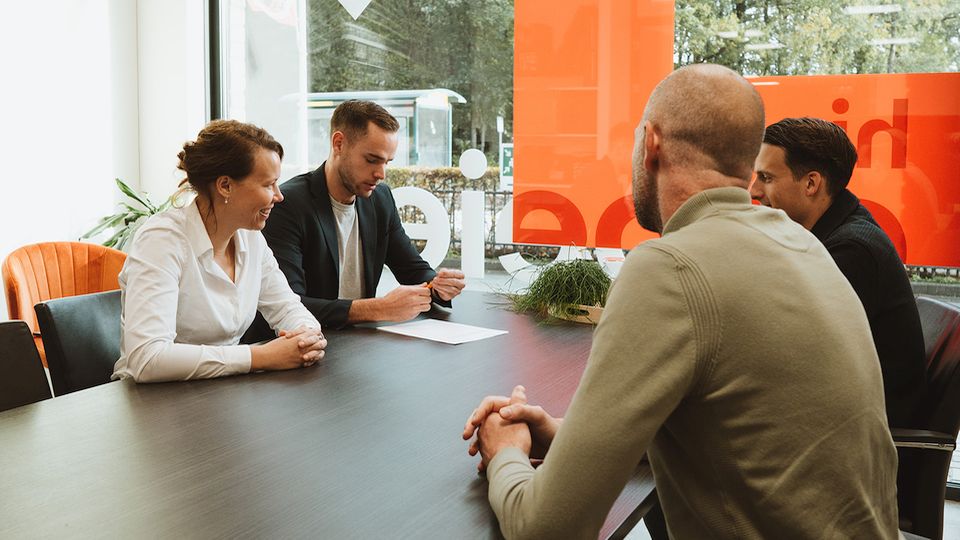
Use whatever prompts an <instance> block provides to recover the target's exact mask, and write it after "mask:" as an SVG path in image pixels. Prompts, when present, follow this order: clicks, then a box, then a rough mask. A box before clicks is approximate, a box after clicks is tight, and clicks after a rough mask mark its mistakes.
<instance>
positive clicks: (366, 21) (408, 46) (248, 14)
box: [220, 0, 513, 170]
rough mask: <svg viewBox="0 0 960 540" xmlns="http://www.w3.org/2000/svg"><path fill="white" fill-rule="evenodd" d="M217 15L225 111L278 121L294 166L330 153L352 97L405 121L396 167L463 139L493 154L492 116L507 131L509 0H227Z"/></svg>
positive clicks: (438, 155)
mask: <svg viewBox="0 0 960 540" xmlns="http://www.w3.org/2000/svg"><path fill="white" fill-rule="evenodd" d="M364 4H366V5H365V7H363V9H360V7H361V6H363V5H364ZM355 6H356V7H355ZM354 15H356V17H354ZM220 22H221V46H222V51H223V55H222V66H223V67H222V72H223V77H224V82H225V84H224V86H223V103H224V115H225V116H229V117H233V118H241V119H244V120H247V121H250V122H254V123H258V124H261V125H263V126H264V127H266V128H267V129H268V130H270V131H271V132H273V133H274V135H275V136H277V137H278V138H280V140H281V142H282V143H283V144H284V146H285V147H290V149H291V150H292V152H290V153H289V154H288V155H289V157H288V158H287V160H286V161H287V163H286V166H287V167H288V168H290V169H297V170H305V169H308V168H312V167H316V166H317V165H319V164H320V163H321V162H322V161H323V160H324V159H326V154H327V152H328V143H329V141H328V137H329V133H328V128H329V119H330V115H331V114H332V113H333V109H334V108H336V106H337V105H338V104H339V103H340V102H342V101H343V100H346V99H351V98H361V99H370V100H374V101H377V102H379V103H381V104H382V105H384V106H385V107H387V109H388V110H390V111H391V112H392V113H393V114H394V115H395V116H396V117H397V118H398V119H399V120H400V123H401V144H400V148H399V149H398V153H397V158H396V160H395V162H394V166H398V167H404V166H426V167H444V166H447V167H449V166H451V165H453V164H455V163H456V158H457V157H458V156H459V155H460V154H461V153H462V152H463V151H464V150H467V149H470V148H477V149H480V150H482V151H483V152H484V153H485V154H486V155H487V157H488V162H489V163H491V164H495V163H496V160H497V158H498V153H499V148H498V142H499V135H500V132H498V129H497V128H498V117H499V118H502V119H503V120H502V124H501V125H502V131H503V133H504V134H505V136H506V137H507V138H508V140H509V137H510V133H511V131H512V109H513V2H512V1H510V0H490V1H485V2H470V1H465V0H420V1H409V0H375V1H372V2H369V3H366V2H348V1H344V2H340V1H338V0H306V1H303V0H300V1H297V0H224V1H223V2H222V3H221V16H220Z"/></svg>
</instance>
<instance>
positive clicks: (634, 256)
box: [488, 241, 719, 538]
mask: <svg viewBox="0 0 960 540" xmlns="http://www.w3.org/2000/svg"><path fill="white" fill-rule="evenodd" d="M658 243H659V242H656V241H651V242H647V243H645V244H643V245H641V246H639V247H638V248H636V249H634V250H633V251H632V252H631V253H630V255H629V256H628V257H627V260H626V263H625V264H624V267H623V269H622V271H621V273H620V276H619V277H618V279H617V280H616V282H615V283H614V285H613V287H612V289H611V291H610V295H609V299H608V302H607V306H606V309H605V312H604V314H603V317H602V318H601V320H600V324H599V325H598V326H597V329H596V331H595V333H594V338H593V347H592V350H591V353H590V359H589V362H588V364H587V368H586V371H585V372H584V374H583V378H582V380H581V382H580V386H579V388H578V389H577V392H576V394H575V396H574V398H573V401H572V402H571V404H570V407H569V409H568V411H567V414H566V417H565V420H564V423H563V425H562V426H561V428H560V430H559V432H558V433H557V435H556V438H555V439H554V441H553V443H552V445H551V448H550V450H549V453H548V455H547V458H546V460H545V462H544V464H543V465H542V466H540V467H539V468H538V469H536V470H534V469H533V468H531V467H530V464H529V460H528V459H527V458H526V456H524V455H523V454H522V453H521V452H520V451H519V450H516V451H511V450H505V451H503V452H501V453H500V454H498V455H497V456H496V457H495V458H494V459H493V460H492V461H491V462H490V466H489V468H488V478H489V481H490V490H489V499H490V504H491V505H492V506H493V509H494V512H495V513H496V515H497V517H498V518H499V520H500V527H501V530H502V531H503V534H504V536H506V537H507V538H561V537H562V538H596V537H597V533H598V531H599V530H600V528H601V527H602V525H603V522H604V520H605V518H606V515H607V512H608V511H609V509H610V507H611V506H612V505H613V502H614V501H615V500H616V498H617V496H618V495H619V493H620V491H621V490H622V489H623V486H624V485H625V484H626V482H627V481H628V480H629V478H630V477H631V475H632V474H633V472H634V471H635V469H636V466H637V463H638V462H639V461H640V458H641V456H643V454H644V452H645V451H646V450H647V447H648V446H649V445H650V443H651V441H652V439H653V437H654V435H655V434H656V433H657V430H658V429H659V428H660V426H661V425H662V424H663V422H664V421H665V420H666V418H667V417H668V416H669V414H670V413H671V411H673V410H674V409H675V408H676V407H677V405H678V403H679V402H680V401H681V400H682V399H683V398H684V396H685V395H687V393H688V392H690V391H691V389H692V388H693V387H694V385H695V384H696V381H697V378H699V377H703V376H704V375H705V374H706V373H708V371H709V362H701V361H700V360H701V359H709V357H710V356H711V352H712V351H713V350H714V349H715V348H716V347H717V344H718V343H719V325H718V324H717V318H718V317H717V309H716V306H715V304H714V302H713V298H712V296H711V295H710V293H709V288H708V286H707V283H706V280H705V279H704V278H703V276H702V275H701V274H700V273H699V272H698V271H696V268H695V266H692V265H691V264H690V262H689V261H686V260H684V259H682V257H680V258H678V257H679V254H678V253H675V252H671V251H670V250H665V249H664V248H663V247H658V246H657V245H658ZM526 384H527V386H528V388H530V389H531V390H533V389H535V388H536V384H535V381H530V382H526Z"/></svg>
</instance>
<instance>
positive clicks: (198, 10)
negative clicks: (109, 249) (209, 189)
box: [137, 0, 208, 201]
mask: <svg viewBox="0 0 960 540" xmlns="http://www.w3.org/2000/svg"><path fill="white" fill-rule="evenodd" d="M137 5H138V14H137V24H138V27H139V32H138V40H137V43H138V48H139V68H140V88H139V92H140V94H139V95H140V146H139V150H140V185H141V189H143V190H144V191H146V192H148V193H149V194H150V196H151V198H152V199H153V200H157V201H160V200H163V199H165V198H166V197H168V196H169V195H170V194H171V193H173V192H174V191H176V189H177V185H178V184H179V183H180V181H181V180H183V176H184V175H183V172H182V171H180V170H178V169H177V153H178V152H180V150H181V149H182V148H183V143H184V142H186V141H188V140H192V139H194V138H196V136H197V133H198V132H199V131H200V129H201V128H203V126H204V124H205V123H206V120H207V118H208V113H207V110H206V103H207V101H206V95H207V88H206V75H205V65H206V54H207V53H206V50H205V47H204V43H205V39H206V37H205V24H206V23H205V19H204V2H201V1H199V0H139V1H138V2H137Z"/></svg>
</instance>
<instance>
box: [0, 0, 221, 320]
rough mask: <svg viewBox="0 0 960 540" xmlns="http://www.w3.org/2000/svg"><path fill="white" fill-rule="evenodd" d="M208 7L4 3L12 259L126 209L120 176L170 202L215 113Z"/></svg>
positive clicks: (2, 223)
mask: <svg viewBox="0 0 960 540" xmlns="http://www.w3.org/2000/svg"><path fill="white" fill-rule="evenodd" d="M203 4H204V3H203V2H199V1H194V0H139V1H136V2H135V1H132V0H30V1H24V2H6V3H4V5H3V7H2V8H0V15H2V16H0V81H2V82H0V163H2V167H0V189H2V192H3V196H2V198H0V201H2V203H3V204H2V210H0V259H2V258H5V257H6V256H7V254H9V253H10V251H12V250H14V249H15V248H17V247H19V246H22V245H24V244H29V243H34V242H41V241H55V240H76V239H77V238H78V237H79V236H80V235H81V234H82V233H83V232H84V231H85V230H87V229H89V228H90V227H92V226H93V225H94V224H95V223H96V221H97V220H98V218H100V217H102V216H104V215H106V214H109V213H112V212H113V211H114V205H115V204H116V202H117V201H118V199H119V197H118V194H117V192H116V188H115V185H114V182H113V179H114V178H115V177H120V178H122V179H123V180H125V181H127V182H128V183H129V184H131V185H132V186H134V187H139V188H142V189H146V190H148V191H150V192H152V193H153V194H154V197H155V198H158V199H162V198H164V197H166V196H167V195H169V193H171V192H172V191H173V190H174V189H176V185H177V182H178V181H179V176H178V175H176V174H175V172H176V154H177V152H178V151H179V148H180V146H181V145H182V143H183V142H184V141H185V140H187V139H189V138H192V137H194V136H195V135H196V133H197V131H198V130H199V129H200V127H201V126H202V125H203V123H204V122H205V119H206V116H207V115H206V111H205V95H206V93H205V92H206V91H205V88H204V81H205V78H204V75H203V70H204V67H203V66H204V61H205V56H204V55H205V53H204V39H205V38H204V17H203V14H204V12H203ZM0 297H2V295H0ZM6 314H7V311H6V305H5V302H4V300H3V299H2V298H0V320H5V319H6Z"/></svg>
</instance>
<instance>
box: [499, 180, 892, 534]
mask: <svg viewBox="0 0 960 540" xmlns="http://www.w3.org/2000/svg"><path fill="white" fill-rule="evenodd" d="M518 382H522V383H525V384H526V385H527V387H528V388H529V389H530V390H531V391H534V392H535V389H536V381H518ZM648 450H649V455H650V461H651V465H652V467H653V472H654V477H655V479H656V483H657V491H658V493H659V496H660V500H661V503H662V505H663V511H664V515H665V516H666V519H667V525H668V528H669V530H670V533H671V535H672V536H673V537H674V538H679V539H685V538H697V539H699V538H817V539H820V538H896V537H897V536H898V532H897V506H896V467H897V456H896V451H895V449H894V446H893V442H892V440H891V438H890V433H889V430H888V428H887V421H886V414H885V412H884V402H883V385H882V382H881V377H880V367H879V364H878V361H877V353H876V351H875V350H874V346H873V340H872V337H871V334H870V328H869V326H868V324H867V319H866V316H865V314H864V311H863V307H862V306H861V304H860V302H859V300H858V299H857V296H856V294H855V293H854V291H853V289H852V288H851V287H850V285H849V283H848V282H847V280H846V279H845V278H844V277H843V275H842V274H841V273H840V271H839V270H838V269H837V267H836V265H835V264H834V262H833V260H832V259H831V257H830V255H829V254H828V253H827V251H826V249H824V247H823V246H822V245H821V244H820V242H819V241H818V240H817V239H816V238H815V237H814V236H813V235H812V234H810V233H809V232H808V231H806V230H804V229H803V228H802V227H801V226H799V225H797V224H795V223H793V222H792V221H791V220H790V219H789V218H788V217H787V216H786V214H784V213H783V212H781V211H779V210H772V209H769V208H764V207H761V206H753V205H751V203H750V197H749V195H748V193H747V191H746V190H744V189H739V188H718V189H711V190H708V191H705V192H702V193H700V194H698V195H696V196H694V197H692V198H690V199H689V200H688V201H687V202H686V203H684V205H683V206H682V207H681V208H680V209H679V210H678V211H677V212H676V214H675V215H674V216H673V217H672V218H671V219H670V220H669V222H668V223H667V224H666V226H665V229H664V234H663V237H662V238H660V239H657V240H651V241H648V242H646V243H644V244H642V245H640V246H638V247H637V248H636V249H634V250H633V251H631V252H630V255H629V257H627V260H626V263H625V264H624V266H623V269H622V271H621V273H620V276H619V277H618V278H617V280H616V282H615V283H614V285H613V288H612V289H611V292H610V296H609V300H608V303H607V307H606V310H605V312H604V314H603V317H602V318H601V320H600V324H599V325H598V326H597V329H596V332H595V333H594V338H593V348H592V350H591V353H590V359H589V361H588V364H587V368H586V371H585V372H584V374H583V378H582V380H581V381H580V386H579V388H578V389H577V392H576V394H575V395H574V398H573V401H572V402H571V404H570V407H569V409H568V411H567V414H566V419H565V420H564V423H563V425H562V427H561V429H560V430H559V432H558V433H557V436H556V438H555V439H554V441H553V444H552V446H551V448H550V450H549V453H548V455H547V458H546V460H545V462H544V464H543V465H542V466H541V467H539V468H538V469H536V470H534V469H533V468H531V466H530V464H529V460H528V459H527V457H526V456H525V455H523V453H522V452H521V451H520V450H519V449H515V448H510V449H506V450H504V451H502V452H500V453H499V454H498V455H497V456H496V457H495V458H494V459H493V460H492V461H491V462H490V466H489V468H488V473H487V474H488V478H489V481H490V490H489V499H490V503H491V505H492V506H493V509H494V511H495V512H496V514H497V517H498V518H499V519H500V526H501V529H502V531H503V533H504V535H505V536H506V537H507V538H596V537H597V532H598V531H599V529H600V527H601V525H602V524H603V521H604V519H605V517H606V515H607V512H608V511H609V509H610V507H611V506H612V504H613V502H614V500H615V499H616V497H617V496H618V494H619V493H620V491H621V490H622V488H623V486H624V485H625V483H626V482H627V480H628V479H629V478H630V476H631V475H632V474H633V472H634V470H635V468H636V464H637V463H638V462H639V461H640V458H641V456H643V454H644V452H647V451H648Z"/></svg>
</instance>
